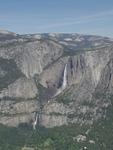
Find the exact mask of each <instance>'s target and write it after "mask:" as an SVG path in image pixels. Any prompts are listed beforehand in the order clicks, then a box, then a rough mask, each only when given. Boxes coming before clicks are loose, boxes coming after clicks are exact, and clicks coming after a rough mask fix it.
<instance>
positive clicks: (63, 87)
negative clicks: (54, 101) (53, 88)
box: [55, 64, 67, 96]
mask: <svg viewBox="0 0 113 150" xmlns="http://www.w3.org/2000/svg"><path fill="white" fill-rule="evenodd" d="M66 86H67V64H66V65H65V68H64V72H63V80H62V85H61V87H60V88H59V89H58V91H57V93H56V94H55V96H57V95H59V94H60V93H61V92H62V91H63V90H64V89H65V88H66Z"/></svg>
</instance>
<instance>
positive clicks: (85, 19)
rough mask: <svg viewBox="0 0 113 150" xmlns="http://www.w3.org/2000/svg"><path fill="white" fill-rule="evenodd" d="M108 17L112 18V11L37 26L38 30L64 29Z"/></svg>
mask: <svg viewBox="0 0 113 150" xmlns="http://www.w3.org/2000/svg"><path fill="white" fill-rule="evenodd" d="M109 16H113V10H110V11H104V12H99V13H97V14H94V15H88V16H83V17H80V18H79V19H75V18H68V19H63V20H62V22H60V23H51V24H47V25H42V26H38V28H39V29H49V28H57V27H65V26H70V25H76V24H83V23H88V22H94V21H98V20H103V19H105V18H106V17H109Z"/></svg>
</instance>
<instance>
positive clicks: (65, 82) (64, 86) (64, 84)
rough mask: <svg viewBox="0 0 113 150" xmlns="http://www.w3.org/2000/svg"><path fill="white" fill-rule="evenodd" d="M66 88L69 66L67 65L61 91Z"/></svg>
mask: <svg viewBox="0 0 113 150" xmlns="http://www.w3.org/2000/svg"><path fill="white" fill-rule="evenodd" d="M66 86H67V64H66V65H65V68H64V74H63V82H62V87H61V89H62V90H64V89H65V88H66Z"/></svg>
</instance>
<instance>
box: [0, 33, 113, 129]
mask: <svg viewBox="0 0 113 150" xmlns="http://www.w3.org/2000/svg"><path fill="white" fill-rule="evenodd" d="M112 91H113V41H112V40H111V39H109V38H105V37H100V36H85V35H79V34H34V35H17V34H15V33H12V32H8V31H7V32H2V31H0V123H2V124H5V125H7V126H18V125H19V124H23V123H28V124H30V125H33V124H34V122H35V121H36V118H37V123H36V124H37V125H38V124H39V125H43V126H45V127H54V126H61V125H64V124H66V125H68V124H69V123H80V124H84V123H86V124H88V123H90V124H92V123H93V121H94V120H98V119H99V118H101V117H105V109H107V107H108V106H109V105H110V102H109V101H108V100H107V98H105V97H104V96H105V95H107V94H111V95H112V94H113V92H112Z"/></svg>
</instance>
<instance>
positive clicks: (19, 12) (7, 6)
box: [0, 0, 113, 38]
mask: <svg viewBox="0 0 113 150" xmlns="http://www.w3.org/2000/svg"><path fill="white" fill-rule="evenodd" d="M0 29H5V30H9V31H12V32H15V33H19V34H26V33H80V34H96V35H102V36H109V37H112V38H113V0H0Z"/></svg>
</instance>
